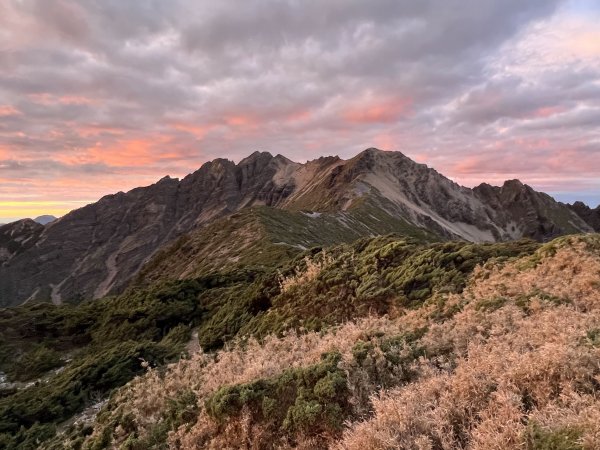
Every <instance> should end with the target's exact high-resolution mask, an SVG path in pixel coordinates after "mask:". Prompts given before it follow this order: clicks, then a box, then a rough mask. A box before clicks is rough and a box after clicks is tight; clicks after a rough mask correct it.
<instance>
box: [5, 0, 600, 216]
mask: <svg viewBox="0 0 600 450" xmlns="http://www.w3.org/2000/svg"><path fill="white" fill-rule="evenodd" d="M473 5H477V7H476V8H475V7H473V8H472V9H471V10H470V13H469V14H461V13H460V11H461V10H464V3H463V2H461V1H459V0H456V1H432V2H416V3H415V2H409V1H399V2H384V1H381V2H379V1H374V2H360V1H356V2H355V1H351V2H318V1H308V2H300V3H280V2H271V1H258V0H253V1H249V2H217V3H212V2H211V3H209V2H192V1H188V0H176V1H172V2H171V1H164V2H161V1H159V2H152V3H148V4H147V5H146V4H145V3H143V2H128V1H124V2H99V3H94V2H87V1H82V2H79V1H74V0H60V1H56V2H48V1H44V0H37V1H36V0H25V1H17V0H8V1H6V2H2V4H0V43H1V47H0V68H1V71H0V223H6V222H8V221H12V220H16V219H18V218H23V217H35V216H38V215H42V214H52V215H56V216H61V215H63V214H65V213H66V212H68V211H69V210H71V209H74V208H77V207H80V206H82V205H84V204H86V203H89V202H92V201H96V200H97V199H98V198H100V197H101V196H103V195H106V194H110V193H114V192H117V191H127V190H129V189H132V188H134V187H137V186H140V185H147V184H150V183H153V182H155V181H157V180H158V179H160V178H162V177H163V176H164V175H167V174H169V175H171V176H174V177H183V176H185V175H186V174H188V173H190V172H193V171H194V170H196V169H198V168H199V167H200V166H201V165H202V163H204V162H205V161H207V160H210V159H214V158H217V157H225V158H229V159H232V160H234V161H239V160H240V159H241V158H243V157H244V156H247V155H248V154H250V153H252V152H253V151H255V150H264V151H270V152H271V153H273V154H277V153H281V154H283V155H285V156H287V157H289V158H290V159H293V160H297V161H306V160H310V159H313V158H316V157H319V156H322V155H332V154H337V155H339V156H341V157H342V158H348V157H351V156H353V155H355V154H356V153H358V152H359V151H361V150H363V149H364V148H367V147H371V146H376V147H379V148H382V149H384V150H399V151H402V152H403V153H405V154H406V155H407V156H409V157H411V158H413V159H415V160H417V161H420V162H425V163H427V164H428V165H430V166H432V167H434V168H435V169H436V170H438V171H439V172H441V173H443V174H445V175H448V176H450V177H452V178H453V179H454V180H455V181H457V182H459V183H461V184H464V185H467V186H473V185H476V184H479V183H481V182H488V183H495V184H498V183H502V182H503V181H504V180H505V179H509V178H519V179H521V180H522V181H523V182H525V183H527V184H530V185H532V186H533V187H534V188H536V189H538V190H544V191H546V192H548V193H550V194H552V195H555V196H556V197H557V198H558V199H559V200H563V201H571V202H572V201H574V200H577V199H581V200H584V201H586V202H588V203H589V204H590V206H596V205H597V204H598V203H600V32H599V31H598V24H599V23H600V6H599V4H598V2H596V1H593V0H532V1H528V2H522V1H520V0H506V1H502V2H499V1H491V0H481V1H477V2H475V3H473V4H472V5H471V6H473ZM461 8H462V9H461ZM324 18H326V19H324ZM423 30H427V32H426V33H425V32H423Z"/></svg>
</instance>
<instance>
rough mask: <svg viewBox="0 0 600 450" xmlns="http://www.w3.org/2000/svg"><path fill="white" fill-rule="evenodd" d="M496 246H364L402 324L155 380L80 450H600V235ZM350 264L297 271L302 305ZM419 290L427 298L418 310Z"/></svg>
mask: <svg viewBox="0 0 600 450" xmlns="http://www.w3.org/2000/svg"><path fill="white" fill-rule="evenodd" d="M453 246H454V248H453ZM492 248H493V247H491V246H490V247H487V248H485V249H482V248H481V247H480V246H466V245H464V244H463V245H462V246H459V244H455V243H450V244H437V245H433V246H423V245H421V244H414V243H410V242H407V241H406V240H393V239H390V238H388V239H376V240H373V241H365V242H363V243H362V244H356V248H355V249H354V251H355V252H359V253H360V255H361V256H360V257H359V258H357V257H355V258H354V259H352V260H351V261H352V262H351V264H352V265H355V266H356V267H357V268H359V267H360V268H362V269H366V270H367V272H370V271H372V272H371V275H372V278H373V279H374V280H375V279H377V280H382V282H383V283H384V284H385V285H386V286H387V287H385V289H390V290H391V291H390V292H392V294H393V295H392V297H393V298H397V299H400V300H399V305H398V307H399V310H398V311H397V313H396V314H395V316H394V317H371V318H365V319H358V320H356V321H351V322H346V323H344V324H343V325H340V326H336V327H334V328H331V329H329V330H328V331H325V332H323V331H321V332H301V333H296V332H288V333H286V334H285V335H282V336H279V337H278V336H273V335H271V336H267V337H265V338H264V339H263V340H261V341H257V340H253V339H250V340H244V339H243V340H240V341H238V342H237V344H234V345H232V346H230V347H229V348H227V349H224V350H221V351H219V353H218V357H217V358H214V357H212V356H211V355H207V354H201V353H199V354H196V355H194V356H193V357H192V358H191V359H189V360H183V361H180V362H179V363H177V364H175V365H172V366H170V367H169V368H168V369H167V371H166V373H165V374H161V373H160V372H159V371H156V370H151V371H149V372H148V373H147V374H146V375H144V376H142V377H139V378H137V379H136V380H134V381H133V382H132V383H130V384H129V385H128V386H127V387H125V388H123V389H120V390H119V391H118V392H117V393H116V394H115V395H114V396H113V397H112V399H111V401H110V402H109V403H108V404H107V406H106V407H105V408H104V409H103V411H102V412H101V414H100V415H99V416H98V418H97V420H96V422H95V424H94V429H93V432H92V434H91V435H90V436H89V437H88V438H86V440H85V442H84V445H83V448H104V447H106V446H108V445H121V446H122V448H131V449H138V448H139V449H141V448H160V446H161V445H166V444H167V443H168V444H169V445H171V446H172V447H174V448H198V447H201V448H215V449H216V448H238V447H239V445H240V443H241V442H252V443H253V445H254V446H256V448H276V447H277V448H304V449H308V448H311V449H318V448H327V447H329V448H339V449H360V450H370V449H383V448H386V449H387V448H439V449H454V448H472V449H477V450H484V449H490V448H525V449H545V450H550V449H555V450H568V449H595V448H598V446H599V445H600V438H599V437H598V436H600V434H599V433H600V428H599V424H600V402H599V401H598V395H599V393H600V387H599V385H598V381H597V380H598V379H600V370H599V369H598V365H597V361H598V358H600V338H599V336H600V237H599V236H598V235H591V236H584V237H580V236H576V237H569V238H560V239H558V240H555V241H553V242H551V243H549V244H546V245H544V246H538V245H533V244H528V243H521V244H513V248H512V249H511V250H507V249H506V248H502V247H495V248H494V249H493V250H492ZM367 249H369V250H367ZM348 251H350V250H349V247H347V246H345V247H342V248H340V249H338V250H336V251H332V252H331V253H332V255H334V256H332V258H333V260H332V261H331V262H330V263H328V264H327V265H317V266H316V268H315V266H310V264H309V266H308V267H303V268H301V269H300V273H304V274H306V273H308V272H311V271H312V272H315V273H316V274H315V273H313V274H311V275H310V276H308V278H305V279H303V280H302V285H309V286H311V287H309V288H308V289H301V288H300V287H298V289H297V290H296V291H295V292H294V294H295V297H299V298H301V299H305V300H306V299H309V298H310V296H311V295H312V294H311V292H314V291H312V288H314V287H315V286H321V287H322V288H323V289H326V290H327V289H329V288H330V286H331V285H332V283H333V284H335V283H337V281H335V280H332V279H331V278H330V277H331V274H332V273H333V272H339V271H340V269H339V267H338V269H336V270H334V269H333V268H334V267H336V266H335V264H336V261H338V258H346V257H347V255H348V253H347V252H348ZM484 254H485V255H489V256H487V257H485V256H482V255H484ZM517 255H518V256H517ZM490 256H494V257H493V258H490ZM314 258H315V257H313V258H312V259H314ZM477 258H479V259H480V261H484V260H486V262H485V263H484V264H483V266H479V267H478V268H477V269H476V270H475V271H474V272H473V271H471V270H470V269H468V270H466V271H465V272H464V273H462V272H461V270H460V268H461V267H465V268H466V267H467V266H468V265H469V261H470V260H472V259H477ZM411 260H412V262H413V263H410V262H409V261H411ZM423 262H426V264H425V265H423V264H422V263H423ZM310 267H313V269H310ZM411 267H412V268H414V269H415V270H417V272H415V273H414V277H412V278H410V277H408V278H405V276H406V275H408V274H409V273H410V271H409V268H411ZM421 267H425V268H423V269H419V268H421ZM357 270H359V271H360V269H357ZM312 272H311V273H312ZM469 273H471V275H468V274H469ZM449 275H452V276H451V277H449ZM410 280H420V281H419V282H420V283H427V284H428V285H429V286H432V287H433V289H432V290H431V294H430V295H428V296H426V297H424V298H419V299H414V301H408V302H407V301H406V298H407V297H408V296H406V293H407V292H408V293H409V294H410V292H415V291H414V290H408V291H405V290H404V288H403V287H404V286H406V281H409V282H410ZM449 280H450V282H449ZM366 284H367V285H368V284H369V283H368V282H367V283H366ZM299 286H300V285H299ZM290 289H295V287H292V288H290ZM417 291H420V289H417ZM372 292H376V291H372ZM338 301H339V300H338ZM299 303H301V301H299ZM339 306H340V308H343V306H342V305H339ZM275 307H276V306H274V308H275ZM375 393H377V394H378V395H377V396H373V394H375Z"/></svg>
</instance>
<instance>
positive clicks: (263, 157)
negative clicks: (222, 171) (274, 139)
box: [238, 151, 273, 166]
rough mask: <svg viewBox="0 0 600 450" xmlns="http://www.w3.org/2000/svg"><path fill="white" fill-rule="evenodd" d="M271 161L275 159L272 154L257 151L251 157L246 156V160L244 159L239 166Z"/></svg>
mask: <svg viewBox="0 0 600 450" xmlns="http://www.w3.org/2000/svg"><path fill="white" fill-rule="evenodd" d="M271 159H273V155H272V154H271V153H269V152H259V151H255V152H254V153H252V154H251V155H250V156H246V157H245V158H244V159H242V160H241V161H240V162H239V163H238V166H247V165H250V164H254V163H255V162H257V161H270V160H271Z"/></svg>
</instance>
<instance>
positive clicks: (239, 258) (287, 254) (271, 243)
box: [133, 203, 437, 285]
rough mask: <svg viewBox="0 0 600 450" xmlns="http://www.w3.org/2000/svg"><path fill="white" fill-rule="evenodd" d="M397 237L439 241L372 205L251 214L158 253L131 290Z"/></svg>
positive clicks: (188, 236) (272, 264)
mask: <svg viewBox="0 0 600 450" xmlns="http://www.w3.org/2000/svg"><path fill="white" fill-rule="evenodd" d="M393 232H395V233H400V234H404V235H407V236H413V237H416V238H419V239H422V240H429V241H431V240H436V239H437V238H436V236H434V235H432V234H431V233H428V232H426V231H424V230H422V229H419V228H417V227H414V226H412V225H409V224H408V223H406V222H404V221H402V220H401V219H396V218H393V217H391V216H389V215H388V214H387V213H385V212H384V211H382V210H381V209H380V208H375V207H373V206H370V205H369V204H368V203H363V204H361V205H358V206H357V207H355V208H353V209H352V210H350V211H347V212H345V213H336V214H333V213H323V214H311V213H306V212H300V211H286V210H281V209H275V208H268V207H254V208H248V209H244V210H242V211H240V212H238V213H235V214H232V215H230V216H228V217H226V218H224V219H221V220H218V221H217V222H215V223H213V224H211V225H209V226H207V227H203V228H200V229H198V230H196V231H194V232H191V233H188V234H186V235H184V236H182V237H181V238H179V239H178V240H177V241H176V242H174V243H173V244H172V245H170V246H168V247H167V248H165V249H163V250H162V251H160V252H159V253H157V254H156V255H155V256H154V257H153V258H152V259H151V260H150V261H149V262H148V263H147V264H146V265H145V266H144V267H143V268H142V270H141V272H140V274H139V275H138V276H137V277H136V279H135V280H134V282H133V284H134V285H148V284H152V283H154V282H156V281H159V280H166V279H186V278H187V279H189V278H195V277H198V276H201V275H203V274H206V273H210V272H228V271H233V270H237V269H241V268H244V269H247V268H253V269H268V268H274V267H276V266H278V265H280V264H282V263H283V262H286V261H289V259H290V258H291V257H293V256H296V255H298V254H299V253H301V252H302V251H303V250H306V249H308V248H312V247H317V246H330V245H335V244H340V243H344V242H352V241H354V240H356V239H359V238H361V237H364V236H374V235H380V234H388V233H393Z"/></svg>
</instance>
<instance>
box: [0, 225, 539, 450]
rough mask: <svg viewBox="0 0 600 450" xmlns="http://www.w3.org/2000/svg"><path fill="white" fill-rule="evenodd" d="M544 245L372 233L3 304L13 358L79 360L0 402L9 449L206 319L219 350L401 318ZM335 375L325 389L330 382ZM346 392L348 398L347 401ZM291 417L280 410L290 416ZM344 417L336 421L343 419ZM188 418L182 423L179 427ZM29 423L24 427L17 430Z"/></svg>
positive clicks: (209, 338)
mask: <svg viewBox="0 0 600 450" xmlns="http://www.w3.org/2000/svg"><path fill="white" fill-rule="evenodd" d="M537 247H538V244H535V243H532V242H529V241H524V242H517V243H508V244H491V245H474V244H469V243H461V242H448V243H432V244H428V243H424V242H423V241H419V240H417V239H415V238H406V237H394V236H388V237H379V238H370V239H369V238H365V239H362V240H359V241H357V242H355V243H353V244H342V245H340V246H337V247H333V248H328V249H326V250H321V249H319V248H316V249H313V250H311V251H308V252H306V253H304V254H301V255H299V256H298V257H296V258H295V259H294V260H293V261H291V262H289V263H287V264H283V265H282V266H280V267H279V268H278V269H277V270H272V269H269V270H267V269H264V268H255V269H243V270H242V269H239V270H234V271H232V272H227V273H220V274H213V275H210V276H205V277H200V278H197V279H193V280H186V281H171V282H163V283H161V284H159V285H157V286H153V287H150V288H145V289H131V290H130V291H128V292H126V293H125V294H123V295H122V296H119V297H116V298H109V299H104V300H100V301H95V302H90V303H84V304H81V305H78V306H73V305H65V306H61V307H56V306H53V305H47V304H43V305H32V306H27V307H21V308H18V309H11V310H4V311H2V314H1V315H0V322H3V323H2V325H3V328H2V329H4V330H7V331H5V332H4V334H3V335H2V341H1V342H2V345H0V350H2V351H3V352H4V354H5V355H7V356H8V355H11V354H12V355H15V354H16V355H19V354H22V355H27V354H29V353H31V352H32V351H37V350H36V349H38V346H40V345H44V346H45V347H47V348H48V349H50V350H56V351H60V352H62V353H64V352H69V353H70V354H71V355H72V358H73V361H71V362H69V363H67V364H66V367H65V369H64V370H63V371H62V372H60V373H58V374H56V375H54V376H51V377H49V378H48V379H47V381H44V382H41V383H38V385H36V386H32V387H30V388H27V389H24V390H20V391H18V392H16V393H11V392H5V394H6V396H5V397H4V398H3V399H2V400H0V425H1V426H2V428H1V429H0V431H3V432H4V434H3V435H2V436H1V437H0V439H4V441H0V445H2V444H1V443H2V442H4V443H5V444H4V445H5V447H7V448H11V447H19V446H20V448H28V447H27V445H29V444H28V443H30V442H31V439H37V438H39V437H48V436H51V435H52V434H53V433H54V426H55V425H56V424H60V423H61V422H62V421H64V420H66V419H68V418H69V417H70V416H72V415H73V414H75V413H77V412H79V411H81V410H82V409H83V408H84V407H85V406H87V405H89V404H90V403H91V402H93V401H94V400H96V399H98V398H99V397H102V396H104V395H105V394H106V393H107V392H110V390H111V389H112V388H114V387H115V386H118V385H120V384H122V383H125V382H127V381H128V380H129V379H130V378H131V377H133V376H135V375H136V374H138V373H139V372H140V371H142V370H143V369H142V367H141V365H140V359H139V358H144V359H146V360H149V361H151V362H152V364H160V363H161V361H164V360H167V359H169V358H172V357H174V356H176V355H177V354H178V353H179V352H180V351H181V350H182V349H183V343H184V342H185V341H186V339H187V337H188V336H189V327H191V326H193V327H197V330H198V335H199V341H200V343H201V345H202V347H203V348H204V349H206V350H216V349H218V348H220V347H221V346H222V345H223V344H224V343H225V342H227V341H231V340H232V339H235V338H236V337H240V336H247V335H255V336H267V335H269V334H272V333H282V332H284V331H285V330H287V329H290V328H297V329H300V328H305V329H311V330H326V329H327V328H328V327H331V326H333V325H335V324H338V323H340V322H344V321H346V320H350V319H356V318H359V317H363V316H367V315H369V314H373V313H376V314H384V313H388V314H391V315H392V316H394V315H398V314H400V313H401V311H402V310H403V309H404V308H406V307H408V308H419V307H420V306H421V305H424V304H429V303H432V302H433V303H435V302H436V301H439V296H440V295H443V294H444V293H458V292H461V291H462V289H463V288H464V286H465V283H466V280H467V278H468V275H469V273H471V272H472V271H473V269H474V268H475V266H476V265H477V264H480V263H483V262H485V261H489V260H490V259H494V260H504V259H507V258H512V257H518V256H521V255H523V254H530V253H532V252H533V251H535V249H536V248H537ZM17 359H18V360H19V358H17ZM21 359H23V357H21ZM7 362H8V359H5V366H6V364H7ZM29 370H32V369H29ZM315 370H316V371H317V373H320V374H322V376H320V377H317V378H315V379H314V382H311V383H314V385H313V384H310V385H305V384H303V385H302V386H301V389H300V388H299V389H300V391H298V392H304V391H306V389H312V390H313V391H314V389H317V388H316V384H317V383H319V380H320V379H321V378H323V377H329V375H328V372H329V371H328V370H326V371H325V372H322V371H321V369H318V368H315ZM289 376H292V377H295V376H296V375H294V374H289ZM297 376H301V377H305V376H304V375H297ZM302 379H304V378H302ZM327 380H329V378H327ZM327 380H326V381H323V382H322V383H321V385H323V384H325V385H327V383H328V382H329V381H327ZM330 381H331V380H330ZM274 382H275V381H274ZM277 383H280V384H281V383H282V381H281V380H279V381H277ZM303 383H304V382H303ZM336 383H338V382H337V381H336ZM321 385H319V386H321ZM335 386H337V384H335ZM335 386H333V387H332V389H334V390H335V389H337V388H335ZM322 388H323V389H325V388H326V386H325V387H323V386H322ZM269 389H270V388H269ZM319 389H321V387H320V388H318V389H317V391H318V392H319ZM327 389H329V388H327ZM182 395H184V394H182ZM290 395H292V394H290ZM311 395H312V397H310V398H311V399H312V400H310V399H309V400H307V402H308V403H307V404H306V405H304V406H306V407H310V405H312V406H314V407H315V408H317V409H318V408H320V407H318V406H315V405H316V404H314V402H317V403H318V398H320V397H319V395H321V394H317V393H315V392H313V394H311ZM323 395H325V394H323ZM332 395H333V394H332ZM184 397H185V395H184ZM186 398H187V397H185V398H184V399H176V400H174V401H175V404H176V405H178V404H179V403H178V402H180V401H181V402H183V403H182V405H187V406H185V407H186V408H187V407H188V406H189V401H188V400H189V398H188V400H185V399H186ZM303 398H304V397H303ZM342 400H343V399H340V402H341V403H339V404H340V405H344V404H345V403H344V402H343V401H342ZM261 401H262V400H261ZM311 402H313V403H311ZM181 407H184V406H181ZM340 407H341V406H340ZM174 408H176V406H174ZM336 410H337V409H336ZM286 411H287V410H286ZM283 413H284V411H280V412H279V413H277V414H278V415H277V417H279V419H277V420H281V421H282V422H281V423H282V424H283V421H285V419H286V418H285V417H283V415H282V414H283ZM286 414H287V412H286ZM290 414H291V413H290ZM328 414H329V413H328ZM332 414H333V413H332ZM296 415H297V416H298V417H296V419H293V418H292V419H289V420H288V422H290V420H291V421H294V420H296V421H300V422H302V421H303V420H304V419H303V418H302V415H303V413H302V408H301V407H299V408H298V410H297V414H296ZM334 416H335V415H334ZM334 416H327V417H330V418H332V420H333V417H334ZM335 417H338V416H335ZM178 420H179V419H177V420H175V419H173V422H172V423H171V425H169V427H170V426H172V425H173V424H174V423H178ZM335 420H338V419H335ZM37 422H39V424H37ZM300 422H298V423H300ZM286 423H287V422H286ZM21 425H23V426H24V427H25V428H24V429H22V430H21V431H20V432H17V430H18V428H19V426H21ZM165 426H166V425H165ZM167 428H168V427H167ZM300 428H301V427H300ZM75 432H76V433H78V434H80V433H82V432H83V431H82V430H75ZM164 438H165V436H163V438H161V439H164Z"/></svg>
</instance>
